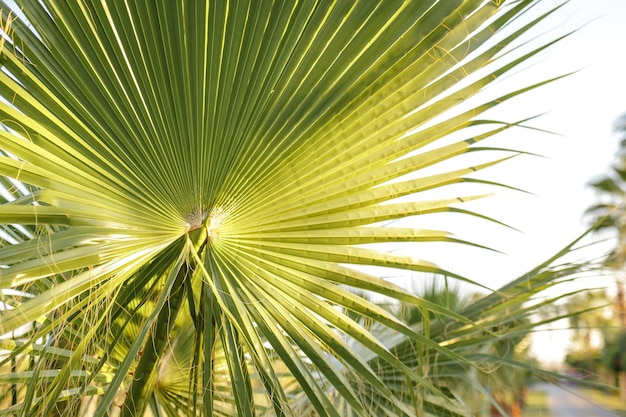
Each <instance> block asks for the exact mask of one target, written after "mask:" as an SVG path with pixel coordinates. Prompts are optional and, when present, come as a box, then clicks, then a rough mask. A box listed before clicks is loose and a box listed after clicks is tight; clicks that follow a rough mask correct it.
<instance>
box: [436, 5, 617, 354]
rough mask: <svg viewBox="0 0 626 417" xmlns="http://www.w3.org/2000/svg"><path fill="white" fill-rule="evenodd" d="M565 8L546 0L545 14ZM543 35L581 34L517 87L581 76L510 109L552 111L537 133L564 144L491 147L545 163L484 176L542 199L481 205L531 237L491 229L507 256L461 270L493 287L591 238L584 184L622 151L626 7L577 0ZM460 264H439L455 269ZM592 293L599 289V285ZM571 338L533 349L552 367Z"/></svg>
mask: <svg viewBox="0 0 626 417" xmlns="http://www.w3.org/2000/svg"><path fill="white" fill-rule="evenodd" d="M560 3H562V1H559V0H543V1H542V2H540V7H546V8H549V7H551V6H556V5H558V4H560ZM544 27H545V30H546V31H552V33H563V32H567V31H570V30H576V29H579V30H578V31H577V32H576V33H574V34H573V35H571V37H570V38H568V39H566V40H564V41H562V42H561V43H560V44H557V45H556V46H554V47H553V48H552V49H551V50H549V52H548V53H546V54H544V55H542V56H541V57H540V59H538V60H537V62H536V63H535V64H534V65H532V66H530V67H527V68H526V69H524V70H523V71H518V72H517V73H516V75H515V78H514V80H515V83H518V82H520V80H523V79H525V78H526V77H528V79H537V80H539V79H542V78H543V79H545V78H547V77H551V76H554V75H558V74H561V73H565V72H570V71H573V70H579V71H578V72H577V73H576V74H574V75H571V76H570V77H569V78H567V79H564V80H560V81H557V82H555V83H554V84H552V85H549V86H546V87H543V88H541V89H540V90H538V91H535V92H532V93H530V94H528V95H526V96H524V97H522V98H520V99H518V100H516V101H515V103H514V104H511V105H507V106H508V107H506V108H504V109H502V113H501V114H502V115H503V117H505V119H506V120H507V121H512V120H511V117H513V118H517V117H518V115H521V116H524V115H529V116H530V115H532V114H537V113H542V112H548V114H546V115H545V116H542V117H541V118H540V119H537V120H535V121H533V122H532V125H533V126H535V127H540V128H543V129H546V130H549V131H553V132H556V133H560V134H561V135H563V136H560V137H559V136H553V135H545V134H541V133H533V132H523V131H522V132H518V133H516V134H514V135H511V137H510V138H509V139H506V140H505V141H501V139H498V140H497V141H496V142H492V144H494V145H495V144H496V143H497V144H499V145H501V146H511V147H513V148H517V149H521V150H526V151H531V152H536V153H539V154H541V155H544V156H546V157H547V158H545V159H543V158H535V157H530V156H522V157H519V158H518V159H517V160H514V161H510V162H507V163H505V164H504V165H503V166H502V168H497V169H494V170H493V171H491V172H489V171H486V172H485V175H483V176H482V177H483V178H486V179H494V178H495V179H496V180H498V181H501V182H503V183H506V184H509V185H513V186H516V187H519V188H522V189H524V190H527V191H529V192H531V193H533V194H534V195H525V194H521V193H516V192H514V191H510V192H509V191H503V192H499V195H498V196H496V197H492V198H489V199H488V202H486V204H485V205H479V204H477V205H476V207H477V208H479V211H480V212H482V213H484V214H492V215H493V216H494V217H495V218H497V219H498V220H501V221H504V222H505V223H507V224H509V225H511V226H514V227H516V228H517V229H519V230H521V231H522V232H523V233H518V232H514V231H507V230H502V228H499V227H493V228H492V227H491V226H485V229H484V232H483V233H480V234H479V236H483V237H482V238H481V240H480V242H481V243H484V244H486V245H488V246H492V247H495V248H496V249H498V250H501V251H503V252H505V253H507V255H491V254H489V255H480V254H479V251H476V252H474V251H470V252H469V255H470V256H471V259H462V260H461V264H462V265H463V269H460V270H459V271H455V272H462V273H464V274H466V275H468V276H470V277H472V278H475V279H477V280H480V281H481V282H483V283H485V284H487V285H489V286H493V287H498V286H499V285H500V284H503V283H505V282H507V281H509V280H510V279H513V278H515V277H517V276H518V275H519V274H520V273H523V272H524V271H526V270H527V269H528V268H531V267H533V266H534V265H536V264H538V263H539V262H541V261H542V260H544V259H546V258H548V257H549V256H550V255H551V254H552V253H554V252H557V251H558V250H559V249H560V248H562V247H563V246H565V245H566V244H567V243H569V242H570V241H571V240H573V239H574V238H575V237H577V236H578V235H579V234H580V233H582V232H583V231H584V230H585V226H584V223H583V220H582V213H583V212H584V211H585V209H586V208H587V207H589V206H590V205H591V204H593V203H594V195H593V193H592V192H591V190H589V189H588V188H587V187H586V184H587V183H588V182H589V180H590V179H591V178H593V177H594V176H596V175H599V174H602V173H603V172H605V171H606V169H607V167H608V166H609V164H610V163H611V161H612V158H613V154H614V152H615V150H616V149H617V142H618V141H617V137H618V136H617V135H616V134H615V133H614V131H613V125H614V122H615V120H616V119H617V118H618V117H619V116H620V115H622V114H624V113H626V1H624V0H570V1H569V2H568V3H567V4H565V5H564V6H563V7H562V8H561V10H559V11H558V12H557V13H556V14H555V15H554V16H552V17H551V18H550V19H549V21H548V22H547V23H546V24H545V25H544ZM548 36H550V35H548ZM494 173H495V176H494ZM470 233H471V232H470ZM470 235H471V234H470ZM483 256H484V259H483ZM457 261H459V260H458V259H454V260H449V261H447V262H446V260H445V259H444V260H443V261H441V262H442V265H443V266H444V267H446V266H447V267H451V265H452V263H455V265H456V264H457ZM605 282H608V285H610V281H605ZM584 284H585V285H589V286H594V285H598V284H597V282H596V281H588V282H585V283H584ZM567 339H568V336H567V335H566V336H565V337H564V334H563V333H562V332H561V333H559V332H557V333H555V334H552V335H549V334H544V335H542V336H540V337H536V338H535V343H534V350H535V352H537V353H538V355H540V356H541V357H542V358H543V359H544V360H547V361H550V360H559V359H561V358H562V357H563V352H564V348H565V346H566V343H567Z"/></svg>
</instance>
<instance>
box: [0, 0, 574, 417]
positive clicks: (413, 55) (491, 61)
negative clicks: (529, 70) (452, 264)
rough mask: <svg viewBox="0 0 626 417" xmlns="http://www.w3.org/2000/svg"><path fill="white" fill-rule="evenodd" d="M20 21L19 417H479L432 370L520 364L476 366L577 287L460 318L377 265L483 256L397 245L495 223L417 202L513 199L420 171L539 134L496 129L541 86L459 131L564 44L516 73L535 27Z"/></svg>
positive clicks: (389, 7)
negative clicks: (396, 309)
mask: <svg viewBox="0 0 626 417" xmlns="http://www.w3.org/2000/svg"><path fill="white" fill-rule="evenodd" d="M16 3H17V5H16V6H13V5H7V4H6V3H5V2H1V1H0V4H1V5H2V9H3V13H2V26H3V28H4V32H5V33H6V35H5V36H4V38H3V40H4V42H5V43H4V46H3V48H2V49H1V51H0V62H1V63H2V68H3V71H2V72H0V95H1V96H2V97H3V98H4V100H3V101H1V102H0V114H1V115H2V120H3V126H4V131H1V132H0V149H1V151H2V155H0V174H1V175H2V180H1V181H2V185H3V187H2V191H3V192H2V199H3V200H2V203H3V204H2V205H1V206H0V223H2V224H3V225H4V229H3V233H2V235H1V237H2V247H0V268H2V269H0V271H1V272H2V274H1V275H0V288H2V290H3V291H2V297H3V300H2V301H3V303H4V304H3V305H4V306H5V308H4V310H3V311H2V316H1V321H0V335H6V336H5V338H4V339H2V340H1V341H0V348H1V349H2V351H3V354H2V358H1V359H0V361H1V362H0V366H2V368H1V369H2V379H1V380H0V383H2V384H4V386H3V389H4V387H7V388H6V389H5V390H4V392H6V395H5V398H4V400H3V401H4V403H3V405H6V407H4V410H3V411H0V415H6V414H19V415H25V416H35V415H46V416H47V415H51V414H53V413H58V414H60V415H70V414H72V413H87V412H89V413H92V414H93V415H96V416H103V415H106V414H107V413H116V414H121V415H123V416H136V415H143V414H146V413H148V414H149V413H152V414H153V415H172V416H173V415H194V414H196V415H202V414H203V415H206V416H212V415H227V416H228V415H241V416H250V415H255V414H264V413H268V414H273V415H278V416H292V415H296V414H299V413H300V411H299V410H302V409H308V410H312V411H311V412H313V413H316V414H317V415H324V416H326V415H328V416H339V415H350V414H354V415H389V416H398V415H424V413H425V414H431V415H462V414H465V413H466V411H467V409H466V407H464V405H463V403H462V402H461V401H460V399H459V398H458V397H457V396H455V394H454V392H453V390H452V388H451V387H449V386H447V383H446V382H445V381H444V379H442V378H440V377H439V375H437V377H433V375H431V373H430V369H432V366H433V364H435V363H438V364H453V365H454V366H455V367H456V369H457V371H456V372H455V375H456V377H457V378H463V375H466V376H467V375H469V376H471V375H473V373H476V372H483V371H485V369H486V368H485V364H488V363H492V364H493V363H496V362H497V363H501V361H502V360H501V358H497V357H495V356H494V355H493V354H490V353H489V352H483V351H482V350H481V349H478V350H477V349H476V347H477V346H481V345H483V344H488V343H489V342H490V341H492V340H493V339H494V338H507V337H514V336H515V334H517V331H518V330H515V331H513V332H511V331H509V330H507V329H511V328H512V327H510V326H507V325H506V323H508V322H512V321H515V320H518V319H519V318H520V317H523V316H526V315H528V314H529V311H530V310H529V308H525V307H520V306H521V305H523V303H524V302H526V301H528V300H529V297H531V296H532V295H533V294H534V293H536V292H538V291H540V290H541V289H543V288H545V287H546V286H549V285H551V283H553V282H556V281H555V280H557V277H561V276H562V275H563V274H565V275H567V274H573V273H577V272H578V271H579V269H578V267H572V266H567V267H556V269H551V268H549V267H548V265H549V264H550V262H548V263H546V264H544V265H542V266H541V267H540V268H538V269H536V270H533V271H531V273H530V275H528V276H524V277H522V278H520V279H519V280H516V281H515V282H514V283H512V284H510V285H507V286H505V287H503V288H502V289H501V290H500V291H498V292H494V293H492V294H489V295H488V296H486V297H484V298H482V299H481V300H479V301H477V302H476V303H474V304H472V306H470V307H468V308H467V309H465V310H463V314H459V313H457V312H455V311H453V310H452V309H450V308H446V307H445V306H440V305H437V304H434V303H431V302H429V301H428V300H426V299H423V298H420V297H417V296H415V295H412V294H410V293H408V292H407V291H405V290H403V289H402V288H400V287H398V286H395V285H393V284H391V283H390V282H388V281H386V280H384V279H382V278H380V277H378V276H376V275H374V274H371V273H367V272H364V270H363V269H362V267H363V266H366V267H371V266H376V267H387V268H399V269H404V270H409V271H417V272H426V273H435V274H441V275H446V276H448V277H449V278H451V279H458V280H463V281H466V282H471V281H469V280H467V279H466V278H464V277H461V276H459V275H457V274H453V273H451V272H448V271H445V270H443V269H441V268H440V267H438V266H437V265H434V264H432V263H429V262H427V261H423V260H418V259H415V258H413V257H408V256H399V255H396V254H394V253H392V252H389V251H385V250H380V249H378V248H376V249H374V248H371V247H368V246H363V245H368V244H374V243H377V244H381V243H387V242H406V243H411V244H413V243H424V242H452V243H466V244H469V243H468V242H462V241H459V240H457V239H454V238H452V237H451V235H450V234H448V233H447V232H446V231H434V230H413V229H406V228H395V227H383V226H380V224H381V222H388V221H392V220H395V219H400V218H404V217H408V216H416V215H428V214H431V213H441V212H454V213H460V214H462V215H466V216H478V217H483V216H480V215H479V214H476V213H472V212H471V211H468V210H466V209H461V208H458V207H457V206H458V205H460V204H461V203H463V202H466V201H471V200H474V199H477V198H482V197H483V195H471V194H469V195H467V194H463V195H457V194H456V193H453V191H451V192H450V193H449V194H450V195H449V197H448V198H442V199H439V200H434V201H427V200H425V199H424V198H420V194H419V193H420V192H422V191H426V190H431V189H434V188H440V187H444V186H446V185H449V184H455V183H482V184H492V183H491V182H488V181H483V180H480V179H477V178H476V177H475V176H474V175H475V173H476V172H478V171H480V170H482V169H484V168H487V167H490V166H493V165H494V164H497V163H499V162H501V161H504V160H506V159H508V158H509V156H505V157H502V155H501V153H500V152H501V149H497V151H498V152H496V153H494V154H491V158H490V159H489V161H488V162H484V163H481V164H479V165H472V164H471V163H470V164H469V166H467V165H465V166H461V167H459V168H458V169H455V170H443V172H440V173H437V174H424V175H420V170H421V169H423V168H428V167H431V166H433V165H435V164H437V163H439V162H442V161H446V160H449V159H451V158H454V157H456V156H458V155H462V154H466V153H469V152H476V151H481V152H484V153H485V154H488V152H487V151H489V150H490V149H489V148H486V147H482V146H480V142H481V141H482V140H484V139H487V138H489V137H492V136H493V135H496V134H498V133H500V132H503V131H505V130H507V129H510V128H512V127H516V126H520V125H522V124H523V123H524V120H518V121H514V122H500V121H494V120H489V119H481V118H480V115H481V114H482V113H484V112H486V111H487V110H490V109H492V108H493V107H494V106H496V105H497V104H499V103H501V102H503V101H506V100H508V99H511V98H513V97H515V96H517V95H518V94H520V93H523V92H525V91H527V90H529V89H531V88H533V87H536V86H522V87H521V88H520V89H519V90H516V91H512V92H510V93H508V94H505V95H502V96H500V97H497V98H496V99H490V100H488V101H485V102H481V101H478V100H476V101H475V104H473V105H471V106H468V107H466V108H463V109H461V110H460V111H456V112H455V111H454V110H455V109H456V107H457V105H458V104H460V103H463V102H465V101H466V100H468V99H470V98H472V97H473V96H475V95H476V94H477V93H479V92H481V91H482V90H483V89H484V88H485V87H486V86H488V85H489V84H491V83H492V82H494V81H495V80H497V79H498V78H499V77H501V76H502V75H504V74H506V73H507V72H509V71H510V70H512V69H513V68H516V67H517V66H518V65H519V64H521V63H524V62H526V61H528V59H530V58H532V57H533V56H535V55H536V54H538V53H539V52H541V51H542V50H544V49H545V48H546V47H548V46H549V45H550V44H551V43H552V42H550V43H549V44H542V45H539V46H538V47H536V48H521V49H516V48H515V46H517V43H516V42H517V41H518V40H519V39H520V38H521V37H522V36H525V35H526V34H528V33H529V31H531V30H532V29H533V27H534V26H535V25H536V24H537V23H539V22H540V21H541V20H542V19H543V18H545V16H546V15H547V14H546V15H541V16H538V17H536V18H532V19H527V20H525V21H519V22H518V19H519V18H520V16H526V15H525V13H526V12H527V11H528V10H529V9H530V8H531V7H532V6H533V5H535V3H536V1H531V0H523V1H511V2H504V4H501V3H502V2H500V1H488V2H485V1H482V0H481V1H474V0H471V1H460V0H459V1H457V0H454V1H445V2H441V1H434V0H433V1H408V2H399V1H398V2H396V1H384V2H373V1H369V0H368V1H349V2H347V1H346V2H334V3H331V2H324V1H322V2H319V3H314V2H291V1H285V2H269V1H268V2H264V1H250V2H243V1H232V2H218V1H206V2H201V1H198V2H169V1H164V2H159V1H157V2H155V1H145V2H143V1H137V2H134V1H133V2H118V1H98V2H96V1H93V2H91V1H87V2H56V1H52V0H49V1H48V0H44V1H42V2H40V1H36V0H23V1H17V2H16ZM10 6H11V7H10ZM18 9H19V11H18ZM14 13H15V14H14ZM548 14H549V13H548ZM15 15H17V20H15ZM504 28H506V30H503V29H504ZM466 80H467V81H468V82H465V81H466ZM546 82H547V81H546ZM541 84H544V83H540V84H538V85H541ZM467 103H471V101H469V102H467ZM470 128H471V129H470ZM453 134H455V135H453ZM427 145H430V148H428V147H426V146H427ZM468 193H469V191H468ZM487 220H489V219H487ZM365 226H368V227H365ZM555 259H556V258H555ZM555 259H552V260H551V261H554V260H555ZM356 266H359V267H361V268H359V269H357V268H356ZM557 273H558V274H560V275H557ZM360 293H361V294H362V293H365V294H370V293H375V294H378V295H382V296H385V297H390V298H392V299H395V300H399V301H402V302H407V303H411V304H413V305H415V306H416V307H418V308H419V309H421V310H422V311H424V312H426V314H425V315H424V317H430V314H431V313H432V314H434V316H436V317H437V320H436V321H433V322H432V323H431V322H430V320H429V321H422V323H420V324H419V325H415V326H410V325H407V324H405V323H403V322H402V321H400V320H398V319H397V318H396V317H394V316H393V315H392V314H391V313H389V312H388V311H386V310H384V309H383V308H381V307H379V306H377V305H376V304H375V303H373V302H371V301H369V300H368V299H367V298H365V297H362V296H360V295H359V294H360ZM346 311H349V312H351V314H347V313H346ZM503 313H506V314H503ZM354 315H356V316H357V317H363V318H366V319H367V321H368V322H370V323H373V324H372V326H375V327H370V326H366V325H364V324H363V322H361V321H359V320H355V319H354ZM18 330H22V331H21V333H22V334H20V335H19V336H15V333H14V332H16V331H18ZM444 368H445V367H443V368H442V369H444ZM488 370H489V369H488V368H487V371H488ZM461 371H462V372H461ZM468 378H469V377H468ZM472 378H473V377H472ZM9 393H11V394H9Z"/></svg>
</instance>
